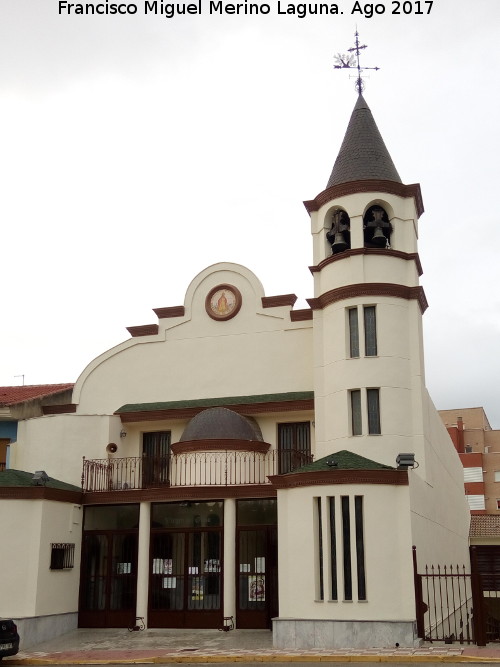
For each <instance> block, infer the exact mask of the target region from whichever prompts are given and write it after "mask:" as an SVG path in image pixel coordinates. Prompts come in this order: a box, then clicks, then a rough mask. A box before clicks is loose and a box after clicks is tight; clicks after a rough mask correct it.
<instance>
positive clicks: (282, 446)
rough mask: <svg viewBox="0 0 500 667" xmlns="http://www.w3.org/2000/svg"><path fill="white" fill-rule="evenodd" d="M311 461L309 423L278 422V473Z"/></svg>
mask: <svg viewBox="0 0 500 667" xmlns="http://www.w3.org/2000/svg"><path fill="white" fill-rule="evenodd" d="M310 462H311V423H310V422H292V423H290V424H278V474H279V475H283V474H284V473H287V472H291V471H292V470H296V469H297V468H300V467H301V466H303V465H306V463H310Z"/></svg>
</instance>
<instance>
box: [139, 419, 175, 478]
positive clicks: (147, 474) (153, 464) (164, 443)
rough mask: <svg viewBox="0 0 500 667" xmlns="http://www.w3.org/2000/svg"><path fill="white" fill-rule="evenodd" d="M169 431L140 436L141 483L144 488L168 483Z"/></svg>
mask: <svg viewBox="0 0 500 667" xmlns="http://www.w3.org/2000/svg"><path fill="white" fill-rule="evenodd" d="M170 437H171V434H170V431H154V432H152V433H144V434H143V436H142V483H143V487H144V488H150V487H155V486H156V487H157V486H166V485H168V483H169V465H170Z"/></svg>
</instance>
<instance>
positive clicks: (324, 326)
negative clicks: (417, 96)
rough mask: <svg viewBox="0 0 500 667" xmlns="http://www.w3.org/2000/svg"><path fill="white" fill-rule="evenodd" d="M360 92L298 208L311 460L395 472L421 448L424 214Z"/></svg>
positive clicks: (416, 190) (416, 192)
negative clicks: (308, 281) (310, 286)
mask: <svg viewBox="0 0 500 667" xmlns="http://www.w3.org/2000/svg"><path fill="white" fill-rule="evenodd" d="M359 81H360V78H359V79H358V84H359ZM361 87H362V86H361V85H360V84H359V88H358V91H359V96H358V99H357V101H356V104H355V106H354V109H353V112H352V115H351V119H350V122H349V125H348V127H347V131H346V134H345V137H344V140H343V143H342V146H341V148H340V151H339V153H338V156H337V159H336V160H335V163H334V166H333V169H332V172H331V175H330V178H329V180H328V183H327V186H326V189H325V190H323V191H322V192H320V194H318V195H317V196H316V197H315V198H314V199H313V200H311V201H306V202H304V204H305V206H306V209H307V211H308V212H309V214H310V217H311V233H312V237H313V262H314V263H313V266H312V267H311V271H312V273H313V275H314V298H313V299H310V300H309V305H310V306H311V308H312V309H313V317H314V355H315V414H316V456H317V458H320V457H321V456H326V455H329V454H330V453H331V452H335V451H340V450H348V451H351V452H353V453H356V454H359V455H362V456H366V457H368V458H370V459H373V460H375V461H379V462H380V463H385V464H387V465H391V466H394V465H395V462H396V457H397V455H398V454H399V453H401V452H415V454H416V455H417V456H418V451H419V449H420V448H423V447H424V442H423V440H424V438H423V435H422V433H423V426H422V425H423V420H424V414H423V413H424V407H423V405H424V392H425V381H424V363H423V344H422V314H423V313H424V311H425V309H426V307H427V303H426V299H425V295H424V292H423V289H422V287H421V286H420V285H419V276H420V275H421V273H422V269H421V265H420V261H419V256H418V246H417V239H418V220H419V217H420V215H421V214H422V213H423V210H424V209H423V203H422V196H421V192H420V186H419V185H418V184H414V185H404V184H403V183H402V181H401V178H400V176H399V174H398V171H397V169H396V167H395V165H394V163H393V161H392V158H391V156H390V154H389V151H388V150H387V148H386V146H385V143H384V140H383V139H382V136H381V134H380V132H379V130H378V128H377V125H376V123H375V120H374V118H373V115H372V113H371V110H370V108H369V107H368V104H367V103H366V101H365V99H364V97H363V95H362V94H361V91H360V89H361ZM422 454H423V452H422ZM420 459H421V460H422V461H423V460H425V456H421V457H420ZM421 472H423V471H421Z"/></svg>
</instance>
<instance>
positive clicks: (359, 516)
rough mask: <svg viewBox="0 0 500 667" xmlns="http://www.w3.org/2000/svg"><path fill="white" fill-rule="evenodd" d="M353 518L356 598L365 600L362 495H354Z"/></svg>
mask: <svg viewBox="0 0 500 667" xmlns="http://www.w3.org/2000/svg"><path fill="white" fill-rule="evenodd" d="M354 520H355V524H356V571H357V575H358V600H366V575H365V540H364V529H363V496H355V497H354Z"/></svg>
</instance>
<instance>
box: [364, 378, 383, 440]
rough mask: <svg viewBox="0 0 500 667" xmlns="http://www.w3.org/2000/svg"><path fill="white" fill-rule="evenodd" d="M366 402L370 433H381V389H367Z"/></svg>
mask: <svg viewBox="0 0 500 667" xmlns="http://www.w3.org/2000/svg"><path fill="white" fill-rule="evenodd" d="M366 404H367V409H368V433H369V434H370V435H380V391H379V389H367V390H366Z"/></svg>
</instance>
